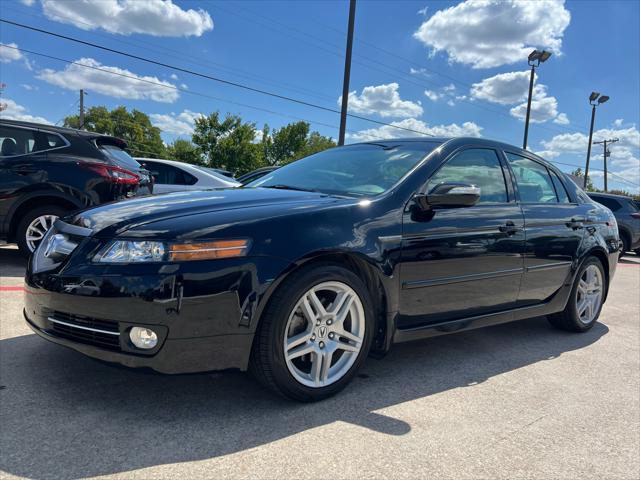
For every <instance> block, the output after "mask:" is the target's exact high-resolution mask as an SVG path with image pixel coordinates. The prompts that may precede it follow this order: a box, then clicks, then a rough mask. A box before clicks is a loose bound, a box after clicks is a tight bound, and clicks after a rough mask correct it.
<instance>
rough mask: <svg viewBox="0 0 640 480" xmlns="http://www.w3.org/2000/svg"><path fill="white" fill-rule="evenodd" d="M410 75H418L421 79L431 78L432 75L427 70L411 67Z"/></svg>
mask: <svg viewBox="0 0 640 480" xmlns="http://www.w3.org/2000/svg"><path fill="white" fill-rule="evenodd" d="M409 73H410V74H411V75H418V76H420V77H426V78H429V77H431V74H430V73H429V71H428V70H427V69H426V68H413V67H410V68H409Z"/></svg>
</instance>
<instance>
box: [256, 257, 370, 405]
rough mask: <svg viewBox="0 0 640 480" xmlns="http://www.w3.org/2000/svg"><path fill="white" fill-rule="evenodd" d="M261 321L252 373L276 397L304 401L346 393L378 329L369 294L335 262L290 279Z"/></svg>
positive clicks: (310, 269) (310, 267)
mask: <svg viewBox="0 0 640 480" xmlns="http://www.w3.org/2000/svg"><path fill="white" fill-rule="evenodd" d="M260 317H261V318H260V323H259V328H258V330H257V331H256V336H255V338H254V341H253V347H252V351H251V362H250V365H249V368H250V370H251V372H252V373H253V374H254V376H255V377H256V378H257V379H258V380H259V381H260V382H261V383H262V384H263V385H265V386H266V387H268V388H270V389H272V390H273V391H275V392H276V393H279V394H281V395H284V396H286V397H289V398H292V399H294V400H299V401H303V402H312V401H317V400H322V399H324V398H327V397H330V396H331V395H335V394H336V393H337V392H339V391H340V390H342V389H343V388H344V387H345V386H346V385H347V384H348V383H349V381H350V380H351V379H352V378H353V377H354V376H355V374H356V372H357V371H358V369H359V368H360V366H361V365H362V364H363V362H364V360H365V359H366V357H367V354H368V353H369V348H370V346H371V342H372V339H373V332H374V330H375V313H374V307H373V301H372V299H371V293H370V291H369V289H368V288H367V286H366V284H365V283H364V282H363V281H362V279H361V278H360V277H359V276H358V275H356V274H355V273H354V272H353V271H351V270H349V269H347V268H345V267H344V266H342V265H338V264H335V263H314V264H312V265H309V266H307V267H304V268H301V269H300V270H298V271H296V272H294V273H292V274H291V275H289V277H287V278H286V279H285V280H284V281H283V282H282V284H281V285H280V286H278V288H277V290H276V291H275V292H274V293H273V295H272V296H271V298H270V299H269V300H268V304H267V306H266V308H265V310H264V311H263V312H262V314H261V315H260Z"/></svg>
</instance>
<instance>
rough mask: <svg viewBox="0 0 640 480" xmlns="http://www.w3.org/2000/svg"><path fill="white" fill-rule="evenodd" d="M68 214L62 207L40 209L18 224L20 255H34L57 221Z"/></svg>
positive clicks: (34, 210) (30, 213) (29, 213)
mask: <svg viewBox="0 0 640 480" xmlns="http://www.w3.org/2000/svg"><path fill="white" fill-rule="evenodd" d="M67 213H68V211H67V210H65V209H64V208H62V207H56V206H52V207H39V208H36V209H33V210H31V211H30V212H28V213H27V214H26V215H25V216H24V217H23V218H22V220H21V221H20V223H19V224H18V228H17V229H16V240H17V243H18V247H19V248H20V253H22V254H23V255H24V256H29V255H30V254H32V253H33V252H34V251H35V249H36V248H38V245H40V242H41V241H42V239H43V238H44V236H45V235H46V233H47V231H48V230H49V229H50V228H51V227H52V226H53V224H54V223H55V221H56V220H57V219H58V218H60V217H62V216H64V215H66V214H67Z"/></svg>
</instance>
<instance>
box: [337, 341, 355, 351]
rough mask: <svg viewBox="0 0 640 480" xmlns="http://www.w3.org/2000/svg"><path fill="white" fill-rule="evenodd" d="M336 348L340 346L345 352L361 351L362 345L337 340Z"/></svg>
mask: <svg viewBox="0 0 640 480" xmlns="http://www.w3.org/2000/svg"><path fill="white" fill-rule="evenodd" d="M336 348H338V349H340V350H344V351H345V352H359V351H360V346H359V345H351V344H350V343H346V342H336Z"/></svg>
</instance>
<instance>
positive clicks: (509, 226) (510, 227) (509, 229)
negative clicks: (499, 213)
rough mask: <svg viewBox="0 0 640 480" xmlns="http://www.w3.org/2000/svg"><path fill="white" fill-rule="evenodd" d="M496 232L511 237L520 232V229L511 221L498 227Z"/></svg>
mask: <svg viewBox="0 0 640 480" xmlns="http://www.w3.org/2000/svg"><path fill="white" fill-rule="evenodd" d="M498 230H500V231H501V232H502V233H506V234H507V235H513V234H514V233H516V232H519V231H520V230H522V228H521V227H517V226H516V224H515V223H513V222H512V221H510V220H509V221H508V222H507V223H505V224H504V225H500V226H499V227H498Z"/></svg>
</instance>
